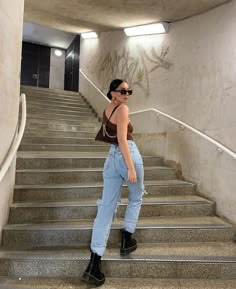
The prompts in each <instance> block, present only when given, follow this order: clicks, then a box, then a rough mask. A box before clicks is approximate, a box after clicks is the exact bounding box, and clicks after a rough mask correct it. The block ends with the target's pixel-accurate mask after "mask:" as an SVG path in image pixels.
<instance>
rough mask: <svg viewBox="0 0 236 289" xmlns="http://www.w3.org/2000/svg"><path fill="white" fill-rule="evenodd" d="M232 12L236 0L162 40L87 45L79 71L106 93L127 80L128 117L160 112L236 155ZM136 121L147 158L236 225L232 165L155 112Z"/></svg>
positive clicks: (109, 36)
mask: <svg viewBox="0 0 236 289" xmlns="http://www.w3.org/2000/svg"><path fill="white" fill-rule="evenodd" d="M235 11H236V3H235V1H233V2H230V3H228V4H226V5H223V6H220V7H218V8H216V9H214V10H211V11H209V12H207V13H204V14H202V15H199V16H196V17H192V18H189V19H187V20H185V21H181V22H177V23H174V24H173V25H172V26H171V27H170V31H169V33H168V34H165V35H155V36H143V37H132V38H127V37H126V36H125V34H124V33H123V32H121V31H120V32H109V33H102V34H101V35H100V38H99V39H92V40H83V39H82V40H81V59H80V65H81V68H82V69H83V71H84V72H85V73H86V74H87V75H88V76H89V77H90V78H91V79H92V80H93V81H94V82H95V83H96V84H97V85H98V87H99V88H100V89H101V90H103V91H104V93H106V92H107V88H108V86H109V83H110V81H111V80H112V79H114V78H117V77H118V78H120V77H121V78H125V79H127V80H128V82H129V83H130V85H131V87H132V88H133V89H134V95H133V96H130V100H129V106H130V111H131V112H132V111H137V110H142V109H147V108H152V107H153V108H156V109H159V110H161V111H164V112H166V113H169V114H170V115H172V116H174V117H176V118H178V119H180V120H182V121H184V122H186V123H188V124H190V125H192V126H193V127H195V128H197V129H199V130H200V131H202V132H205V133H206V134H208V135H209V136H211V137H213V138H214V139H216V140H218V141H219V142H220V143H222V144H224V145H225V146H227V147H228V148H230V149H231V150H233V151H234V152H236V116H235V115H236V114H235V107H236V98H235V93H236V78H235V75H236V38H235V31H236V13H235ZM83 82H85V80H83V79H81V80H80V88H81V89H80V90H81V92H82V93H83ZM95 101H96V98H95V97H94V102H95ZM131 119H132V121H133V122H134V124H135V128H136V132H141V133H142V139H141V138H140V135H137V136H136V137H137V142H138V143H139V146H140V147H141V150H142V151H143V152H146V153H147V152H148V153H150V154H156V155H162V156H164V157H165V158H166V160H174V161H176V163H177V165H178V167H180V165H181V168H182V173H183V176H184V178H185V179H187V180H190V181H194V182H196V183H197V184H198V188H199V191H200V192H201V193H202V194H205V195H206V196H208V197H210V198H211V199H213V200H216V202H217V212H218V214H220V215H223V216H225V217H227V218H229V219H230V220H232V221H234V222H236V210H235V206H236V194H235V192H236V182H235V179H236V162H235V161H233V160H232V159H231V158H230V157H228V156H227V155H225V154H221V155H219V154H217V153H216V148H215V147H214V146H212V145H209V144H208V143H207V142H206V141H204V140H201V139H200V138H199V137H197V136H195V135H193V133H191V132H189V131H187V130H186V129H185V130H184V131H182V130H181V129H180V128H179V127H178V126H177V125H173V124H171V123H170V121H167V120H165V119H163V117H159V118H157V117H156V115H155V114H153V113H151V112H149V113H145V116H144V115H142V116H140V115H133V116H131ZM150 121H151V123H150ZM150 124H151V125H150ZM144 133H145V134H144ZM144 136H145V138H144Z"/></svg>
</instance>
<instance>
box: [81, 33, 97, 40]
mask: <svg viewBox="0 0 236 289" xmlns="http://www.w3.org/2000/svg"><path fill="white" fill-rule="evenodd" d="M81 36H82V37H83V38H84V39H88V38H98V35H97V33H96V32H86V33H81Z"/></svg>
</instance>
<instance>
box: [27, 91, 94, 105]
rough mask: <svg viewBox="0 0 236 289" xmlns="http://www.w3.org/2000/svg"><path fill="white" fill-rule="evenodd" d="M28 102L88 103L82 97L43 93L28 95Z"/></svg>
mask: <svg viewBox="0 0 236 289" xmlns="http://www.w3.org/2000/svg"><path fill="white" fill-rule="evenodd" d="M26 102H27V103H28V102H29V103H37V102H38V103H45V104H57V103H58V104H62V105H88V103H87V102H86V100H85V99H83V98H82V97H76V99H70V98H69V99H68V98H62V97H60V98H51V97H45V96H41V95H29V94H27V95H26Z"/></svg>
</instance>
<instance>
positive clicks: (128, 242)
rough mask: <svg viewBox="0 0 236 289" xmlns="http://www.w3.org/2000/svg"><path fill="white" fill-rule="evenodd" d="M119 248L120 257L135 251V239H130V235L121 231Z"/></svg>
mask: <svg viewBox="0 0 236 289" xmlns="http://www.w3.org/2000/svg"><path fill="white" fill-rule="evenodd" d="M120 231H121V246H120V254H121V256H127V255H128V254H129V253H131V252H133V251H135V250H136V249H137V242H136V240H135V239H132V238H131V236H132V233H130V232H127V231H125V230H124V229H121V230H120Z"/></svg>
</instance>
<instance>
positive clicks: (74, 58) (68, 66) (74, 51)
mask: <svg viewBox="0 0 236 289" xmlns="http://www.w3.org/2000/svg"><path fill="white" fill-rule="evenodd" d="M79 55H80V35H77V36H76V37H75V38H74V40H73V41H72V43H71V45H70V46H69V47H68V49H67V50H66V61H65V85H64V86H65V90H71V91H78V90H79Z"/></svg>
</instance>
